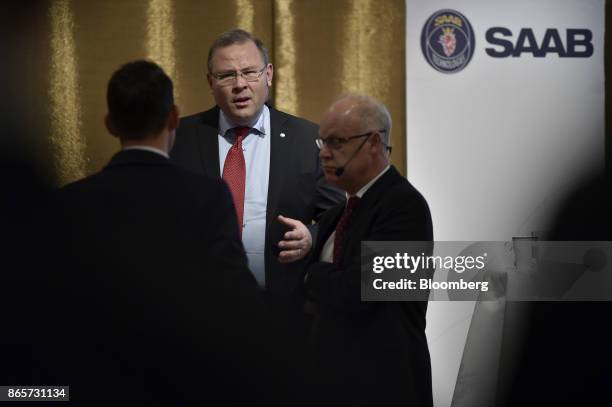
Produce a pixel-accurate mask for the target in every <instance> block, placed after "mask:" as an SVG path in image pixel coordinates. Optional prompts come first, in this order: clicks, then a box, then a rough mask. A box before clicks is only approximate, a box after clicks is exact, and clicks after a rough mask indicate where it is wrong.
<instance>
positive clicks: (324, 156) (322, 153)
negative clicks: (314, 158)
mask: <svg viewBox="0 0 612 407" xmlns="http://www.w3.org/2000/svg"><path fill="white" fill-rule="evenodd" d="M319 158H320V159H321V160H331V158H332V152H331V149H330V148H329V147H327V145H325V144H324V145H323V148H321V149H320V150H319Z"/></svg>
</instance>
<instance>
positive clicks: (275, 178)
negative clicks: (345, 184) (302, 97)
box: [171, 107, 342, 296]
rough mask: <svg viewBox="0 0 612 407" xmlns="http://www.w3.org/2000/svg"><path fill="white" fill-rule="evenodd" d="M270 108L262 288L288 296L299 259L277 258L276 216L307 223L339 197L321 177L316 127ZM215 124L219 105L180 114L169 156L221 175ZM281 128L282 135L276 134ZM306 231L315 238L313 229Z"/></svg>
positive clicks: (295, 279) (296, 276) (281, 228)
mask: <svg viewBox="0 0 612 407" xmlns="http://www.w3.org/2000/svg"><path fill="white" fill-rule="evenodd" d="M269 109H270V127H271V130H272V135H271V147H270V148H271V149H270V174H269V184H268V204H267V212H266V236H265V239H266V241H265V266H266V290H267V291H268V292H269V293H273V294H277V295H281V296H287V295H292V294H293V293H294V290H295V289H296V287H297V284H298V279H299V275H300V274H301V270H302V269H303V266H304V262H296V263H292V264H280V263H279V262H278V260H277V256H278V253H279V249H278V242H279V241H280V240H281V239H282V236H283V234H284V233H285V232H286V231H287V229H286V228H285V227H284V226H283V225H281V224H280V223H279V222H278V220H277V217H278V215H283V216H287V217H290V218H293V219H298V220H300V221H302V222H303V223H304V224H305V225H307V226H308V225H310V224H311V222H312V221H313V220H316V219H318V218H319V217H320V215H321V214H322V212H324V211H325V210H327V209H329V208H330V207H332V206H333V205H334V204H336V203H337V202H339V201H340V200H341V197H342V195H341V194H340V193H339V191H338V190H337V189H335V188H332V187H330V186H329V185H327V184H326V182H325V178H324V176H323V172H322V170H321V166H320V164H319V155H318V153H319V152H318V149H317V147H316V144H315V138H316V137H317V134H318V133H317V132H318V127H317V126H316V125H315V124H314V123H311V122H309V121H306V120H304V119H300V118H298V117H295V116H291V115H289V114H286V113H283V112H279V111H278V110H276V109H274V108H272V107H269ZM218 128H219V108H218V107H214V108H212V109H210V110H208V111H206V112H203V113H198V114H195V115H193V116H188V117H185V118H183V119H182V120H181V124H180V126H179V128H178V131H177V137H176V142H175V145H174V148H173V150H172V152H171V157H172V159H173V160H174V161H175V162H176V163H178V164H179V165H181V166H183V167H185V168H187V169H189V170H191V171H194V172H196V173H199V174H206V175H208V176H211V177H221V174H220V171H219V140H218ZM281 133H283V134H284V135H285V136H284V137H281V136H280V134H281ZM262 176H268V174H262ZM311 231H313V238H314V237H315V235H316V229H313V230H311Z"/></svg>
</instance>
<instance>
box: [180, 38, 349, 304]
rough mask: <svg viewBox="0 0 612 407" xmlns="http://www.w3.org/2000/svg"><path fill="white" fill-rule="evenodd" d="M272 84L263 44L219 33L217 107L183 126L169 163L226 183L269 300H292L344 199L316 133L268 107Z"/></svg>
mask: <svg viewBox="0 0 612 407" xmlns="http://www.w3.org/2000/svg"><path fill="white" fill-rule="evenodd" d="M272 77H273V66H272V64H271V63H270V60H269V57H268V51H267V50H266V48H265V47H264V45H263V43H262V42H261V41H260V40H259V39H256V38H254V37H253V36H252V35H251V34H250V33H248V32H246V31H243V30H239V29H236V30H232V31H228V32H226V33H223V34H221V35H220V36H219V37H218V38H217V39H216V40H215V41H214V42H213V44H212V45H211V47H210V50H209V53H208V74H207V80H208V85H209V86H210V89H211V91H212V94H213V96H214V98H215V102H216V106H215V107H213V108H212V109H210V110H208V111H206V112H202V113H198V114H195V115H193V116H189V117H186V118H183V119H182V121H181V126H180V127H179V129H178V131H177V141H176V145H175V146H174V149H173V150H172V153H171V156H172V159H173V160H174V161H175V162H177V163H179V164H180V165H182V166H184V167H185V168H188V169H190V170H192V171H195V172H198V173H203V174H207V175H209V176H214V177H222V178H223V179H224V180H225V181H226V182H227V183H228V185H229V187H230V190H231V192H232V196H233V199H234V203H235V206H236V210H237V216H238V219H239V224H241V225H242V227H241V234H242V241H243V243H244V246H245V249H246V252H247V256H248V258H249V268H250V269H251V271H252V272H253V274H254V276H255V278H256V279H257V282H258V283H259V285H260V286H262V287H265V289H266V292H267V293H268V294H271V295H273V296H275V297H284V298H289V297H292V296H293V294H294V292H295V290H296V287H297V285H298V279H299V275H300V274H301V272H300V270H301V269H302V268H303V262H300V261H299V260H301V259H303V258H304V257H305V256H306V254H307V253H308V252H309V250H310V248H311V246H312V236H311V229H312V230H314V229H313V228H312V227H311V225H310V224H311V222H312V221H313V220H314V219H316V218H318V216H319V215H320V214H321V213H322V212H323V211H324V210H326V209H328V208H330V207H331V206H332V205H333V204H334V203H336V202H338V201H339V200H340V199H341V195H340V194H339V193H338V191H335V190H334V189H333V188H331V187H329V186H328V185H326V184H325V179H324V177H323V174H322V172H321V169H320V166H319V161H318V156H317V149H316V145H315V141H314V140H315V138H316V137H317V126H316V125H315V124H313V123H311V122H308V121H306V120H304V119H301V118H298V117H294V116H291V115H289V114H286V113H283V112H280V111H278V110H276V109H274V108H272V107H269V106H267V105H266V104H265V102H266V101H267V99H268V96H269V89H270V86H271V85H272ZM305 225H308V226H305ZM279 248H280V253H279V252H278V250H279ZM293 262H295V263H293ZM289 263H293V264H289Z"/></svg>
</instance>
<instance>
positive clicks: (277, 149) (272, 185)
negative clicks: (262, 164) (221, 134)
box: [266, 107, 294, 225]
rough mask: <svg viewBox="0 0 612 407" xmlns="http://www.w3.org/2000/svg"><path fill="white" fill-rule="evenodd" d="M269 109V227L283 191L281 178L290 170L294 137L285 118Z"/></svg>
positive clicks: (267, 217)
mask: <svg viewBox="0 0 612 407" xmlns="http://www.w3.org/2000/svg"><path fill="white" fill-rule="evenodd" d="M269 109H270V129H271V138H270V174H269V179H268V204H267V216H266V220H267V224H268V225H271V224H272V223H271V222H276V220H275V219H273V216H274V215H275V213H276V210H277V208H278V201H279V199H280V195H281V191H282V189H283V178H284V177H285V175H286V172H287V169H288V168H291V164H292V159H293V158H292V157H293V154H292V147H293V141H294V135H293V134H291V128H290V127H289V126H288V125H287V117H286V116H283V115H282V114H281V113H279V112H278V111H277V110H276V109H273V108H272V107H269Z"/></svg>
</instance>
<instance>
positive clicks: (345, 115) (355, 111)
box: [321, 93, 392, 146]
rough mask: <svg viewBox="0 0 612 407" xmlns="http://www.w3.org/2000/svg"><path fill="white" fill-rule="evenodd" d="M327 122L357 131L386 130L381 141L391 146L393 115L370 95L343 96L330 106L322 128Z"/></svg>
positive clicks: (352, 94)
mask: <svg viewBox="0 0 612 407" xmlns="http://www.w3.org/2000/svg"><path fill="white" fill-rule="evenodd" d="M326 120H336V121H339V122H345V123H346V124H349V125H351V126H353V125H354V127H355V130H356V131H362V132H365V131H370V130H384V132H382V133H381V134H380V137H381V141H382V142H383V144H385V145H386V146H390V145H391V125H392V121H391V115H390V114H389V111H388V110H387V108H386V106H385V105H383V104H382V103H381V102H379V101H378V100H376V99H374V98H373V97H370V96H368V95H364V94H359V93H349V94H346V95H344V96H342V97H341V98H339V99H338V100H336V101H335V102H334V103H333V104H332V105H331V106H330V108H329V109H328V111H327V113H326V114H325V116H324V117H323V120H322V122H321V125H322V126H323V124H324V122H325V121H326ZM359 128H361V129H362V130H359ZM356 134H357V133H356Z"/></svg>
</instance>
